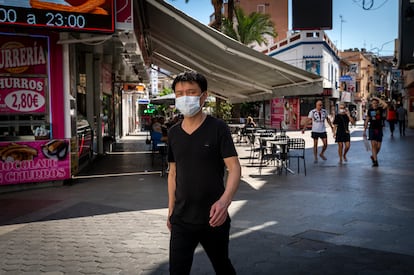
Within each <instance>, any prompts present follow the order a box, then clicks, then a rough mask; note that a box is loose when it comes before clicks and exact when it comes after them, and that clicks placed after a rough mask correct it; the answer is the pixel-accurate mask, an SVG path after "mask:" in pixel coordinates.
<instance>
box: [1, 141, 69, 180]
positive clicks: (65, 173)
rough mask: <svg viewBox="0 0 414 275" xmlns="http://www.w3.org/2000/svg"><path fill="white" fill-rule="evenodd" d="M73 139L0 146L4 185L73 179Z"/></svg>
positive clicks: (6, 143)
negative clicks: (71, 172) (71, 141)
mask: <svg viewBox="0 0 414 275" xmlns="http://www.w3.org/2000/svg"><path fill="white" fill-rule="evenodd" d="M70 176H71V175H70V146H69V140H66V139H53V140H44V141H32V142H1V143H0V185H6V184H18V183H26V182H44V181H53V180H64V179H68V178H70Z"/></svg>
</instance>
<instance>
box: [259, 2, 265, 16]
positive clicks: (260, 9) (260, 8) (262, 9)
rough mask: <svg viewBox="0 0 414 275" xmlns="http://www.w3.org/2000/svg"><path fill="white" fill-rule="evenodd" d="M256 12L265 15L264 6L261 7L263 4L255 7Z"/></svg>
mask: <svg viewBox="0 0 414 275" xmlns="http://www.w3.org/2000/svg"><path fill="white" fill-rule="evenodd" d="M257 12H258V13H263V14H265V13H266V5H263V4H261V5H257Z"/></svg>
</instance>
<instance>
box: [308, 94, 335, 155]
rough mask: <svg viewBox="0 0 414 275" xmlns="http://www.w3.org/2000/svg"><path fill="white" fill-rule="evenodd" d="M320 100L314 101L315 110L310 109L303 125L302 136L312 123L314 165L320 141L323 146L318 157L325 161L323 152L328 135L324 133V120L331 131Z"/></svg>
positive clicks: (326, 146)
mask: <svg viewBox="0 0 414 275" xmlns="http://www.w3.org/2000/svg"><path fill="white" fill-rule="evenodd" d="M322 106H323V103H322V100H317V101H316V106H315V109H312V110H311V111H310V112H309V114H308V118H307V119H306V121H305V123H304V124H303V129H302V134H303V133H305V130H306V127H307V125H308V124H309V123H310V122H312V134H311V136H312V138H313V156H314V163H317V162H318V140H319V139H321V140H322V143H323V146H322V151H321V153H320V154H319V157H320V158H321V159H323V160H326V157H325V151H326V149H327V148H328V135H327V133H326V126H325V120H326V121H327V122H328V124H329V126H331V128H332V129H333V125H332V122H331V120H330V119H329V117H328V112H327V111H326V110H325V109H323V108H322Z"/></svg>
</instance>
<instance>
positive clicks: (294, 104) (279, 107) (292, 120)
mask: <svg viewBox="0 0 414 275" xmlns="http://www.w3.org/2000/svg"><path fill="white" fill-rule="evenodd" d="M299 107H300V106H299V99H298V98H274V99H272V101H271V127H272V128H276V129H284V130H297V129H299V120H298V117H299Z"/></svg>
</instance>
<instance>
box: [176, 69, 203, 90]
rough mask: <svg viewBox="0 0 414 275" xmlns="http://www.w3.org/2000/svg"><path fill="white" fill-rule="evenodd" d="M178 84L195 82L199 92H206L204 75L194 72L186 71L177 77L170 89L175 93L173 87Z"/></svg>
mask: <svg viewBox="0 0 414 275" xmlns="http://www.w3.org/2000/svg"><path fill="white" fill-rule="evenodd" d="M178 82H196V83H197V84H198V86H199V87H200V89H201V92H205V91H207V79H206V78H205V77H204V75H202V74H200V73H198V72H196V71H186V72H183V73H180V74H179V75H177V76H176V77H175V79H174V81H173V83H172V86H171V87H172V89H173V91H174V92H175V85H177V83H178Z"/></svg>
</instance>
